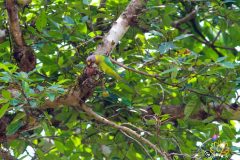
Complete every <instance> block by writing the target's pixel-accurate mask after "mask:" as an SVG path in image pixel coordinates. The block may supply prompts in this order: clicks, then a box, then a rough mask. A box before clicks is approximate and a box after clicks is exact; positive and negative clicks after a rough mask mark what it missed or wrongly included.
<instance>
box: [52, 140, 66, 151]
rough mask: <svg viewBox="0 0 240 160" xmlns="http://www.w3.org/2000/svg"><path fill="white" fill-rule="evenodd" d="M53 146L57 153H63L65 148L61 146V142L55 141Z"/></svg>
mask: <svg viewBox="0 0 240 160" xmlns="http://www.w3.org/2000/svg"><path fill="white" fill-rule="evenodd" d="M54 144H55V146H56V148H57V149H58V151H59V152H61V153H64V150H65V149H64V148H65V146H64V145H63V143H62V142H60V141H57V140H55V141H54Z"/></svg>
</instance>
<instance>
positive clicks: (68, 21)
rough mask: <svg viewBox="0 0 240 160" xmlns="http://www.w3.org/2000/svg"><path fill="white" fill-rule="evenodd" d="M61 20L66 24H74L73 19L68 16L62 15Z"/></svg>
mask: <svg viewBox="0 0 240 160" xmlns="http://www.w3.org/2000/svg"><path fill="white" fill-rule="evenodd" d="M63 21H64V22H65V23H67V24H71V25H74V24H75V22H74V20H73V19H72V18H71V17H69V16H64V18H63Z"/></svg>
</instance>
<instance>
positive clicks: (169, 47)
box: [159, 42, 176, 54]
mask: <svg viewBox="0 0 240 160" xmlns="http://www.w3.org/2000/svg"><path fill="white" fill-rule="evenodd" d="M174 48H176V46H175V45H174V44H173V42H163V43H161V44H160V46H159V52H160V53H161V54H164V53H166V52H168V51H170V50H172V49H174Z"/></svg>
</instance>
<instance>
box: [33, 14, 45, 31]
mask: <svg viewBox="0 0 240 160" xmlns="http://www.w3.org/2000/svg"><path fill="white" fill-rule="evenodd" d="M46 25H47V16H46V13H45V11H42V12H41V13H40V15H39V16H38V18H37V20H36V27H37V29H38V31H42V30H43V28H44V27H46Z"/></svg>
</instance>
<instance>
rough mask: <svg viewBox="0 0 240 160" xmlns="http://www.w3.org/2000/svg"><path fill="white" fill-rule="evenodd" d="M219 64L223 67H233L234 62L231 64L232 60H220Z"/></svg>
mask: <svg viewBox="0 0 240 160" xmlns="http://www.w3.org/2000/svg"><path fill="white" fill-rule="evenodd" d="M220 65H221V66H223V67H225V68H235V64H233V63H232V62H221V63H220Z"/></svg>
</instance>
